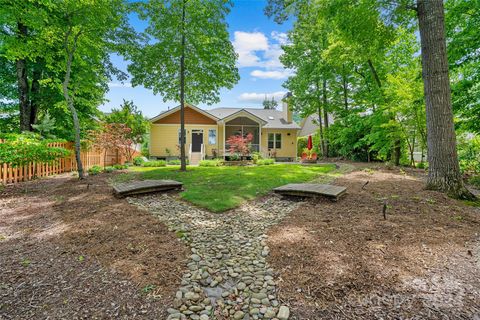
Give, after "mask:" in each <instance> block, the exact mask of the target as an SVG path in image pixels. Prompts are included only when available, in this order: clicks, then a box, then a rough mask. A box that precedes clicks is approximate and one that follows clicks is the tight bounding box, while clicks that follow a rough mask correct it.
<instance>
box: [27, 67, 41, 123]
mask: <svg viewBox="0 0 480 320" xmlns="http://www.w3.org/2000/svg"><path fill="white" fill-rule="evenodd" d="M42 71H43V70H42V65H40V64H39V63H36V64H35V65H34V67H33V73H32V85H31V90H30V121H29V122H30V123H29V126H30V130H33V127H32V125H33V124H36V123H37V113H38V106H39V103H38V102H39V100H40V79H41V78H42Z"/></svg>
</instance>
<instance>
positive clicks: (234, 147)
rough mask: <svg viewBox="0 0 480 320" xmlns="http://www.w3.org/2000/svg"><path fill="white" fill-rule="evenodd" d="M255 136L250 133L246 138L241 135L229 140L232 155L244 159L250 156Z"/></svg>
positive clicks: (231, 137)
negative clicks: (238, 155)
mask: <svg viewBox="0 0 480 320" xmlns="http://www.w3.org/2000/svg"><path fill="white" fill-rule="evenodd" d="M252 140H253V134H252V133H249V134H247V136H246V137H243V136H241V135H233V136H230V137H229V138H228V139H227V141H226V142H227V145H228V146H229V152H230V154H240V155H242V156H243V157H245V156H248V155H249V154H250V150H251V145H250V144H251V143H252Z"/></svg>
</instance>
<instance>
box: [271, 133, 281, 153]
mask: <svg viewBox="0 0 480 320" xmlns="http://www.w3.org/2000/svg"><path fill="white" fill-rule="evenodd" d="M281 148H282V134H281V133H269V134H268V149H281Z"/></svg>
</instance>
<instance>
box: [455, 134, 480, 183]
mask: <svg viewBox="0 0 480 320" xmlns="http://www.w3.org/2000/svg"><path fill="white" fill-rule="evenodd" d="M457 147H458V158H459V160H460V161H459V162H460V169H461V170H462V172H464V173H471V174H479V173H480V137H468V136H466V135H461V136H459V137H458V144H457Z"/></svg>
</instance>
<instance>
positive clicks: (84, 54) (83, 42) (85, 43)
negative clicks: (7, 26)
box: [47, 0, 132, 179]
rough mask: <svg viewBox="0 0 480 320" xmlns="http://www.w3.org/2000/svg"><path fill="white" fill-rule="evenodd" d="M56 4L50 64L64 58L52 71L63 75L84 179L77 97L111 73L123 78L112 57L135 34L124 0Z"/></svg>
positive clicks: (67, 103) (79, 173)
mask: <svg viewBox="0 0 480 320" xmlns="http://www.w3.org/2000/svg"><path fill="white" fill-rule="evenodd" d="M56 4H57V6H56V7H55V9H54V10H53V12H52V14H54V15H55V19H54V20H53V21H52V23H51V24H50V25H49V27H50V28H49V29H48V30H47V32H50V34H52V35H53V38H54V40H55V41H56V42H55V45H56V46H55V47H56V48H57V49H58V50H57V52H55V53H54V54H52V56H49V57H48V58H49V59H50V60H51V61H53V60H54V59H61V60H60V61H61V63H58V64H57V66H56V67H52V68H53V69H54V71H55V72H57V73H58V74H61V75H62V76H61V77H58V78H57V80H58V82H57V84H58V85H60V79H62V80H61V88H62V93H63V97H64V102H65V104H66V106H67V108H68V110H69V111H70V114H71V116H72V121H73V127H74V133H75V135H74V140H75V158H76V160H77V169H78V175H79V178H80V179H82V178H83V177H84V172H83V166H82V161H81V157H80V152H81V150H80V135H81V127H80V121H79V117H78V112H77V107H76V104H77V102H78V100H79V99H78V96H77V94H78V93H80V94H81V93H82V92H85V91H84V90H86V89H91V88H92V86H94V87H95V86H99V85H100V86H101V85H102V83H105V82H106V81H107V80H108V79H109V77H110V75H111V74H116V75H120V76H121V74H120V73H119V72H118V70H115V69H113V68H112V67H111V64H110V61H109V54H110V53H111V52H114V51H121V47H119V46H118V43H119V42H122V41H126V40H128V38H129V36H131V35H132V32H131V31H130V28H129V26H128V23H127V18H126V15H125V12H126V7H125V5H126V4H125V3H124V2H123V1H122V0H99V1H95V2H92V1H89V0H66V1H63V2H61V3H56ZM122 44H123V43H122ZM62 60H63V61H62ZM51 61H49V62H51ZM49 65H52V64H49Z"/></svg>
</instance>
